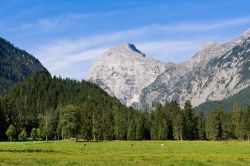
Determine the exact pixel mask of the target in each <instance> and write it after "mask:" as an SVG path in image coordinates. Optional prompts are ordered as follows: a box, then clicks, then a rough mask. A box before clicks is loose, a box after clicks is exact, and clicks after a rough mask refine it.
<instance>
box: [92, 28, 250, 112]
mask: <svg viewBox="0 0 250 166" xmlns="http://www.w3.org/2000/svg"><path fill="white" fill-rule="evenodd" d="M249 73H250V30H248V31H246V32H245V33H243V34H242V35H241V36H240V37H239V38H237V39H235V40H233V41H231V42H228V43H224V44H218V43H212V42H209V43H207V44H205V45H204V46H203V48H202V49H201V50H200V51H199V52H197V53H196V54H195V55H194V56H193V57H192V58H191V59H190V60H188V61H186V62H185V63H182V64H177V65H175V64H171V63H162V62H159V61H156V60H153V59H151V58H148V57H146V56H145V54H143V53H142V52H141V51H139V50H137V49H136V47H135V46H134V45H131V44H125V45H121V46H118V47H115V48H112V49H110V50H108V51H107V52H106V53H105V54H104V55H103V56H101V57H100V58H99V59H98V60H97V61H96V62H95V63H94V64H93V65H92V67H91V69H90V74H89V79H90V80H91V81H93V82H95V83H97V84H98V85H99V86H101V87H102V88H103V89H104V90H106V91H107V92H108V93H109V94H110V95H113V96H116V97H117V98H118V99H119V100H121V101H122V103H124V104H126V105H128V106H136V107H140V108H143V109H147V108H152V107H154V106H155V105H156V104H157V103H159V102H160V103H162V104H164V103H165V102H167V101H171V100H177V101H179V102H180V104H181V105H183V104H184V102H185V101H186V100H190V101H191V103H192V104H193V106H198V105H200V104H202V103H204V102H206V101H209V100H211V101H214V100H222V99H225V98H227V97H229V96H232V95H234V94H236V93H238V92H239V91H240V90H242V89H244V88H246V87H248V86H249V85H250V74H249Z"/></svg>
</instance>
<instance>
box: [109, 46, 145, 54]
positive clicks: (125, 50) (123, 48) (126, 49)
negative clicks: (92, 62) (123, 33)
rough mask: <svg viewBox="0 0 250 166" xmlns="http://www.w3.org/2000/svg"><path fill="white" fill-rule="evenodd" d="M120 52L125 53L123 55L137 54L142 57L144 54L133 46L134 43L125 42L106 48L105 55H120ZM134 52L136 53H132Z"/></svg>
mask: <svg viewBox="0 0 250 166" xmlns="http://www.w3.org/2000/svg"><path fill="white" fill-rule="evenodd" d="M122 53H126V54H125V55H123V56H131V55H132V56H134V55H137V56H138V55H139V56H142V57H145V54H144V53H143V52H142V51H140V50H139V49H137V48H136V47H135V45H134V44H131V43H126V44H121V45H118V46H116V47H113V48H110V49H108V50H107V52H106V53H105V54H106V55H109V56H110V55H115V56H117V55H120V54H122ZM134 53H137V54H134Z"/></svg>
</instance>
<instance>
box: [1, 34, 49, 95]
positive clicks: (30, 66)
mask: <svg viewBox="0 0 250 166" xmlns="http://www.w3.org/2000/svg"><path fill="white" fill-rule="evenodd" d="M37 71H47V69H46V68H45V67H44V66H43V65H42V64H41V63H40V62H39V60H38V59H36V58H35V57H34V56H32V55H31V54H29V53H28V52H26V51H25V50H22V49H20V48H17V47H15V46H14V45H13V44H12V43H10V42H9V41H7V40H5V39H4V38H1V37H0V95H2V94H3V93H5V92H6V91H8V90H9V89H10V87H12V86H13V85H14V84H15V83H18V82H21V81H23V80H24V79H25V78H27V77H28V76H30V75H31V74H33V73H34V72H37Z"/></svg>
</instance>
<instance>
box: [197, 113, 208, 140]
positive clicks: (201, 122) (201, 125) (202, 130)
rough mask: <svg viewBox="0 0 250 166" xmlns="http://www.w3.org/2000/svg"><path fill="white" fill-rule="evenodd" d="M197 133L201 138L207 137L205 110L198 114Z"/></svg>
mask: <svg viewBox="0 0 250 166" xmlns="http://www.w3.org/2000/svg"><path fill="white" fill-rule="evenodd" d="M197 133H198V139H199V140H205V139H206V118H205V116H204V114H203V112H199V113H198V116H197Z"/></svg>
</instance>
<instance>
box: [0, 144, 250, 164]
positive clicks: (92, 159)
mask: <svg viewBox="0 0 250 166" xmlns="http://www.w3.org/2000/svg"><path fill="white" fill-rule="evenodd" d="M84 144H86V146H84ZM131 144H133V146H131ZM161 144H164V146H160V145H161ZM0 165H250V142H241V141H222V142H213V141H112V142H95V143H83V142H70V141H51V142H49V143H46V142H35V143H34V142H12V143H11V142H0Z"/></svg>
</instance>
